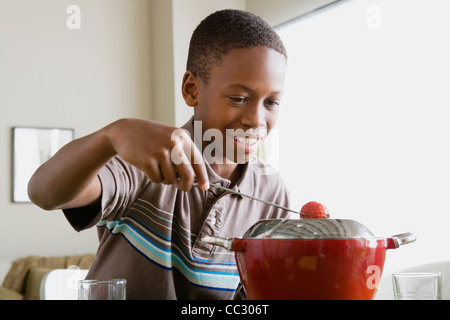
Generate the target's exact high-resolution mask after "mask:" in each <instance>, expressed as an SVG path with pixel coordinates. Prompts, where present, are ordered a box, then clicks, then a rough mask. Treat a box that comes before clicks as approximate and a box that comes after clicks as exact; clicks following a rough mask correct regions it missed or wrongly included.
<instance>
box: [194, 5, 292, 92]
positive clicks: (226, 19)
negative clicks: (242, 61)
mask: <svg viewBox="0 0 450 320" xmlns="http://www.w3.org/2000/svg"><path fill="white" fill-rule="evenodd" d="M258 46H263V47H268V48H271V49H273V50H275V51H277V52H279V53H281V54H282V55H284V56H285V57H286V59H287V52H286V48H285V47H284V44H283V41H282V40H281V38H280V36H279V35H278V34H277V33H276V32H275V30H274V29H273V28H272V27H271V26H270V25H269V24H268V23H267V22H266V21H265V20H264V19H262V18H261V17H259V16H257V15H255V14H253V13H250V12H247V11H242V10H235V9H226V10H221V11H217V12H215V13H213V14H211V15H209V16H208V17H206V18H205V19H204V20H203V21H202V22H201V23H200V24H199V25H198V27H197V28H196V29H195V30H194V32H193V34H192V37H191V41H190V45H189V54H188V60H187V66H186V69H187V70H189V71H191V72H192V73H193V74H194V75H195V76H197V77H199V78H200V79H201V80H202V81H203V82H204V83H206V84H207V83H208V82H209V72H210V69H211V67H212V66H214V65H217V64H219V63H220V62H221V61H222V57H223V55H225V54H227V53H229V52H230V51H231V50H233V49H241V48H252V47H258Z"/></svg>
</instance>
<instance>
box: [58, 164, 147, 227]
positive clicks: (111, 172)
mask: <svg viewBox="0 0 450 320" xmlns="http://www.w3.org/2000/svg"><path fill="white" fill-rule="evenodd" d="M98 178H99V180H100V183H101V187H102V195H101V199H100V200H99V201H98V202H97V203H95V204H93V205H90V206H86V207H81V208H72V209H64V210H63V213H64V215H65V217H66V218H67V220H68V221H69V223H70V224H71V225H72V227H73V228H74V229H75V230H76V231H81V230H86V229H88V228H91V227H93V226H95V225H96V224H97V223H98V222H99V221H100V220H102V219H105V218H106V217H109V216H111V215H113V216H112V218H113V219H114V217H115V216H118V215H121V214H122V213H123V212H124V211H125V210H126V208H127V207H128V206H129V205H131V204H132V203H133V202H134V200H135V199H136V198H137V197H138V196H139V194H140V193H141V192H142V190H143V188H145V186H146V184H147V183H148V182H149V180H148V179H147V178H146V176H145V174H144V173H143V172H142V171H140V170H139V169H137V168H135V167H134V166H132V165H130V164H128V163H127V162H125V161H124V160H122V159H121V158H120V157H118V156H116V157H114V158H112V159H111V160H110V161H109V162H108V163H107V164H106V165H105V166H104V167H103V168H102V169H101V170H100V171H99V173H98Z"/></svg>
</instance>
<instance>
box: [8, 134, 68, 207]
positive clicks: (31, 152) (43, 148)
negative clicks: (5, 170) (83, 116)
mask: <svg viewBox="0 0 450 320" xmlns="http://www.w3.org/2000/svg"><path fill="white" fill-rule="evenodd" d="M74 135H75V130H74V129H66V128H35V127H13V128H12V170H11V173H12V174H11V181H12V184H11V190H12V192H11V201H12V202H15V203H29V202H31V201H30V199H29V198H28V192H27V188H28V181H29V180H30V178H31V176H32V175H33V173H34V172H35V171H36V169H37V168H39V166H40V165H41V164H43V163H44V162H46V161H47V160H48V159H50V158H51V157H52V156H53V155H54V154H55V153H56V152H57V151H58V150H59V149H61V147H63V146H64V145H65V144H67V143H69V142H70V141H72V140H73V139H74Z"/></svg>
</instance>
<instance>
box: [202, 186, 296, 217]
mask: <svg viewBox="0 0 450 320" xmlns="http://www.w3.org/2000/svg"><path fill="white" fill-rule="evenodd" d="M209 185H210V186H211V187H214V188H216V189H220V190H224V191H226V192H228V193H232V194H236V195H239V196H242V197H246V198H249V199H252V200H256V201H259V202H262V203H265V204H268V205H270V206H274V207H276V208H279V209H283V210H286V211H289V212H293V213H296V214H300V215H302V213H300V212H298V211H295V210H292V209H289V208H286V207H283V206H282V205H279V204H276V203H273V202H270V201H266V200H263V199H259V198H256V197H253V196H251V195H248V194H245V193H241V192H238V191H236V190H233V189H229V188H225V187H222V186H221V185H220V184H217V183H210V184H209Z"/></svg>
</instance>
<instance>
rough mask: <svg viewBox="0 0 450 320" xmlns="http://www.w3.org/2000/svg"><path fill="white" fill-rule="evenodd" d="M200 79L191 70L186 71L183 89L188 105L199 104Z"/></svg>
mask: <svg viewBox="0 0 450 320" xmlns="http://www.w3.org/2000/svg"><path fill="white" fill-rule="evenodd" d="M199 81H200V80H199V79H198V78H197V77H196V76H195V75H194V74H193V73H192V72H191V71H186V73H185V74H184V76H183V84H182V87H181V91H182V93H183V98H184V101H186V104H187V105H188V106H191V107H195V106H196V105H197V101H198V100H197V99H198V88H199Z"/></svg>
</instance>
